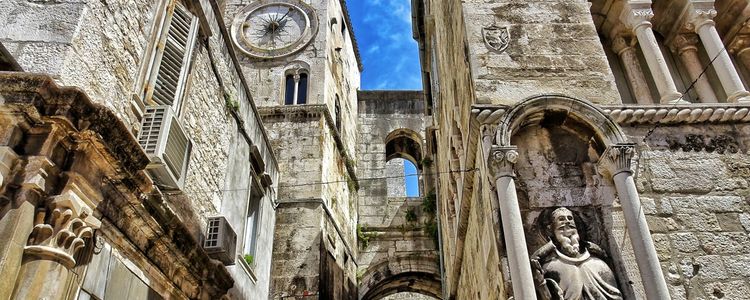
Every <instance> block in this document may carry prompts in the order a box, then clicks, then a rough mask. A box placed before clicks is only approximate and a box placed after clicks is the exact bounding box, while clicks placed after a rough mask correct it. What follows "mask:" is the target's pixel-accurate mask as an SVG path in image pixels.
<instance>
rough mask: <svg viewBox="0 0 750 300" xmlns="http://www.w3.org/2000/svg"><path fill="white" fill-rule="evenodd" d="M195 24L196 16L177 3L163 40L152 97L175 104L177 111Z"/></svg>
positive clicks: (158, 100) (159, 101)
mask: <svg viewBox="0 0 750 300" xmlns="http://www.w3.org/2000/svg"><path fill="white" fill-rule="evenodd" d="M196 26H197V22H196V20H195V17H194V16H193V15H192V14H191V13H190V12H189V11H188V10H187V9H186V8H185V7H184V6H183V5H182V4H180V3H179V2H178V3H176V5H175V7H174V12H173V13H172V18H171V21H170V22H169V29H168V30H167V37H166V39H165V40H164V49H163V51H162V55H161V59H160V61H159V66H158V72H157V74H156V81H155V82H154V90H153V94H152V97H151V99H152V100H153V101H154V102H156V103H157V104H160V105H172V106H174V109H175V111H178V112H179V108H178V107H179V103H178V101H179V99H180V97H181V96H182V95H181V94H182V90H184V82H185V79H186V77H187V73H188V70H187V69H188V66H189V60H190V56H191V52H192V49H193V45H192V44H193V43H194V36H195V27H196Z"/></svg>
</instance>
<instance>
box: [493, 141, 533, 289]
mask: <svg viewBox="0 0 750 300" xmlns="http://www.w3.org/2000/svg"><path fill="white" fill-rule="evenodd" d="M516 149H517V148H516V147H514V146H509V147H500V146H492V148H491V150H490V155H489V158H488V162H487V165H488V166H489V168H490V173H491V175H492V178H493V181H494V183H495V188H496V191H497V198H498V201H499V204H500V217H501V218H502V223H503V233H504V235H505V246H506V248H507V250H508V265H509V266H510V275H511V280H512V282H513V296H514V299H524V300H536V290H535V288H534V278H533V277H532V274H531V261H530V260H529V250H528V248H527V247H526V236H525V235H524V230H523V220H522V219H521V209H520V208H519V206H518V197H517V196H516V184H515V177H516V174H515V171H514V169H513V168H514V166H515V164H516V161H517V160H518V151H516Z"/></svg>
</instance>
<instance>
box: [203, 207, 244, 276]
mask: <svg viewBox="0 0 750 300" xmlns="http://www.w3.org/2000/svg"><path fill="white" fill-rule="evenodd" d="M236 245H237V234H235V233H234V230H232V226H231V225H229V222H227V219H225V218H224V217H221V216H219V217H212V218H209V219H208V226H207V228H206V236H205V237H204V239H203V250H206V253H208V256H210V257H211V258H213V259H216V260H219V261H221V262H222V263H224V265H226V266H229V265H233V264H234V257H235V252H236V251H237V250H236Z"/></svg>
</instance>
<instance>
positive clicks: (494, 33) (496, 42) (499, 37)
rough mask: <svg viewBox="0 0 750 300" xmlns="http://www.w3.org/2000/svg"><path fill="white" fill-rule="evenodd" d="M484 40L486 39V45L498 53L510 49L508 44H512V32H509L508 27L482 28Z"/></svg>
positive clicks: (493, 26)
mask: <svg viewBox="0 0 750 300" xmlns="http://www.w3.org/2000/svg"><path fill="white" fill-rule="evenodd" d="M482 38H484V44H485V45H487V47H488V48H490V49H492V50H494V51H497V52H498V53H502V52H503V51H505V49H508V44H510V32H508V27H507V26H497V25H492V26H490V27H485V28H482Z"/></svg>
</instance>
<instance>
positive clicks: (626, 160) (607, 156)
mask: <svg viewBox="0 0 750 300" xmlns="http://www.w3.org/2000/svg"><path fill="white" fill-rule="evenodd" d="M634 156H635V144H630V143H628V144H624V143H623V144H615V145H611V146H609V147H608V148H607V149H606V150H604V153H603V154H602V157H601V158H600V159H599V171H600V172H604V173H607V174H609V175H610V176H613V177H614V176H615V175H617V174H620V173H623V172H630V173H632V172H633V167H632V162H633V157H634Z"/></svg>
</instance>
